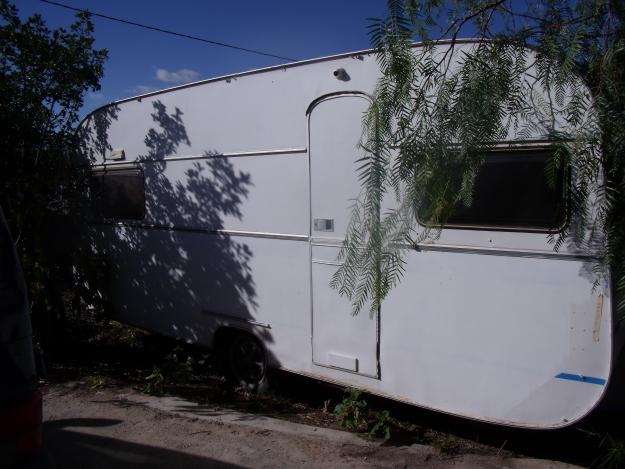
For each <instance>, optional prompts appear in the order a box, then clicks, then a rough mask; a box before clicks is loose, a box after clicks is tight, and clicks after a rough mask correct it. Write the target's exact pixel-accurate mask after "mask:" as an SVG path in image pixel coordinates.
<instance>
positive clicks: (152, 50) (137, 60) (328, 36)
mask: <svg viewBox="0 0 625 469" xmlns="http://www.w3.org/2000/svg"><path fill="white" fill-rule="evenodd" d="M13 1H14V3H15V4H16V6H17V7H18V9H19V14H20V17H22V18H26V17H27V16H29V15H31V14H33V13H39V14H41V15H42V17H43V18H44V20H45V21H46V23H47V25H48V27H50V28H56V27H59V26H69V25H70V24H71V22H72V21H73V19H74V15H75V13H74V12H72V11H70V10H66V9H64V8H60V7H58V6H53V5H49V4H46V3H43V2H41V1H40V0H13ZM58 1H59V2H60V3H64V4H67V5H70V6H73V7H76V8H82V9H88V10H90V11H93V12H95V13H102V14H105V15H109V16H115V17H120V18H124V19H127V20H130V21H134V22H137V23H142V24H147V25H150V26H157V27H160V28H163V29H168V30H172V31H176V32H181V33H185V34H189V35H193V36H200V37H204V38H206V39H210V40H213V41H219V42H224V43H231V44H234V45H238V46H241V47H245V48H250V49H258V50H262V51H265V52H269V53H273V54H276V55H279V56H284V57H289V58H294V59H298V60H302V59H309V58H314V57H322V56H327V55H333V54H339V53H343V52H350V51H355V50H362V49H367V48H369V47H370V42H369V37H368V34H367V26H368V24H369V23H370V21H369V20H368V19H369V18H372V17H384V16H386V1H385V0H334V1H332V0H314V1H293V0H290V1H286V0H264V1H263V0H261V1H259V0H255V1H251V0H238V1H226V2H224V1H208V0H204V1H202V0H196V1H191V0H177V1H166V0H152V1H146V0H136V1H131V0H125V1H121V0H107V1H104V0H100V1H98V0H58ZM92 21H93V23H94V26H95V33H94V36H95V38H96V41H95V47H96V48H105V49H107V50H108V51H109V59H108V61H107V62H106V64H105V71H104V77H103V79H102V81H101V85H102V89H101V90H100V91H98V92H90V93H88V94H87V96H86V98H85V105H84V107H83V111H82V112H83V113H87V112H89V111H90V110H92V109H94V108H96V107H99V106H101V105H103V104H106V103H108V102H111V101H114V100H117V99H121V98H125V97H130V96H135V95H137V94H142V93H145V92H149V91H153V90H156V89H162V88H167V87H171V86H175V85H178V84H182V83H184V82H189V81H197V80H200V79H204V78H212V77H216V76H221V75H225V74H229V73H235V72H242V71H246V70H251V69H256V68H261V67H268V66H271V65H278V64H281V63H284V62H285V61H284V60H280V59H275V58H270V57H263V56H260V55H254V54H250V53H247V52H241V51H236V50H232V49H227V48H223V47H218V46H213V45H209V44H205V43H201V42H197V41H192V40H189V39H184V38H180V37H174V36H170V35H166V34H163V33H159V32H155V31H149V30H145V29H141V28H137V27H135V26H130V25H125V24H121V23H117V22H112V21H110V20H106V19H102V18H97V17H93V18H92Z"/></svg>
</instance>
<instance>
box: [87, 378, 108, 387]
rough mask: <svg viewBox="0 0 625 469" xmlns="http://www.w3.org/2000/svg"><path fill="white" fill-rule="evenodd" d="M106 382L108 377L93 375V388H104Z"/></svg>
mask: <svg viewBox="0 0 625 469" xmlns="http://www.w3.org/2000/svg"><path fill="white" fill-rule="evenodd" d="M106 384H107V383H106V378H105V377H104V376H92V377H91V386H90V387H91V389H102V388H103V387H105V386H106Z"/></svg>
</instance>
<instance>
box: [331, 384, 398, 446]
mask: <svg viewBox="0 0 625 469" xmlns="http://www.w3.org/2000/svg"><path fill="white" fill-rule="evenodd" d="M361 394H362V393H361V391H359V390H358V389H354V388H346V389H345V395H344V396H343V400H342V401H341V403H340V404H337V405H336V407H335V408H334V415H336V416H337V417H338V419H339V424H340V425H341V427H342V428H345V429H347V430H354V431H367V433H368V435H369V437H370V438H384V439H385V440H388V439H389V438H390V437H391V424H390V414H389V411H388V410H382V411H375V412H373V411H370V410H369V407H368V405H367V401H365V400H364V399H362V398H361ZM328 405H329V401H326V402H324V411H325V409H326V408H327V406H328Z"/></svg>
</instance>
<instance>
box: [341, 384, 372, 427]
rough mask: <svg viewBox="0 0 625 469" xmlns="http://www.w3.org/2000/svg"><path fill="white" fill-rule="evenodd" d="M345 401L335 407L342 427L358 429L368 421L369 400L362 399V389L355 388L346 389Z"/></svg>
mask: <svg viewBox="0 0 625 469" xmlns="http://www.w3.org/2000/svg"><path fill="white" fill-rule="evenodd" d="M345 394H346V395H345V397H343V401H342V402H341V403H340V404H337V406H336V407H335V408H334V414H335V415H336V416H337V417H338V418H339V423H340V425H341V427H342V428H346V429H348V430H358V429H359V428H360V427H362V426H363V425H364V424H365V423H366V419H365V416H366V412H367V402H366V401H365V400H364V399H360V394H361V393H360V391H359V390H358V389H354V388H347V389H346V390H345Z"/></svg>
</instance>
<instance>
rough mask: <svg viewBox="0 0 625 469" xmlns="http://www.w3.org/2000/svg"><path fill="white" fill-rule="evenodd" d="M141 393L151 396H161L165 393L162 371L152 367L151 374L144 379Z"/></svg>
mask: <svg viewBox="0 0 625 469" xmlns="http://www.w3.org/2000/svg"><path fill="white" fill-rule="evenodd" d="M145 382H146V383H145V386H144V387H143V392H144V393H146V394H150V395H152V396H162V395H163V394H164V392H165V376H164V375H163V370H162V369H161V368H160V367H158V366H156V365H154V366H153V367H152V372H151V373H150V374H149V375H148V376H146V378H145Z"/></svg>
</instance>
